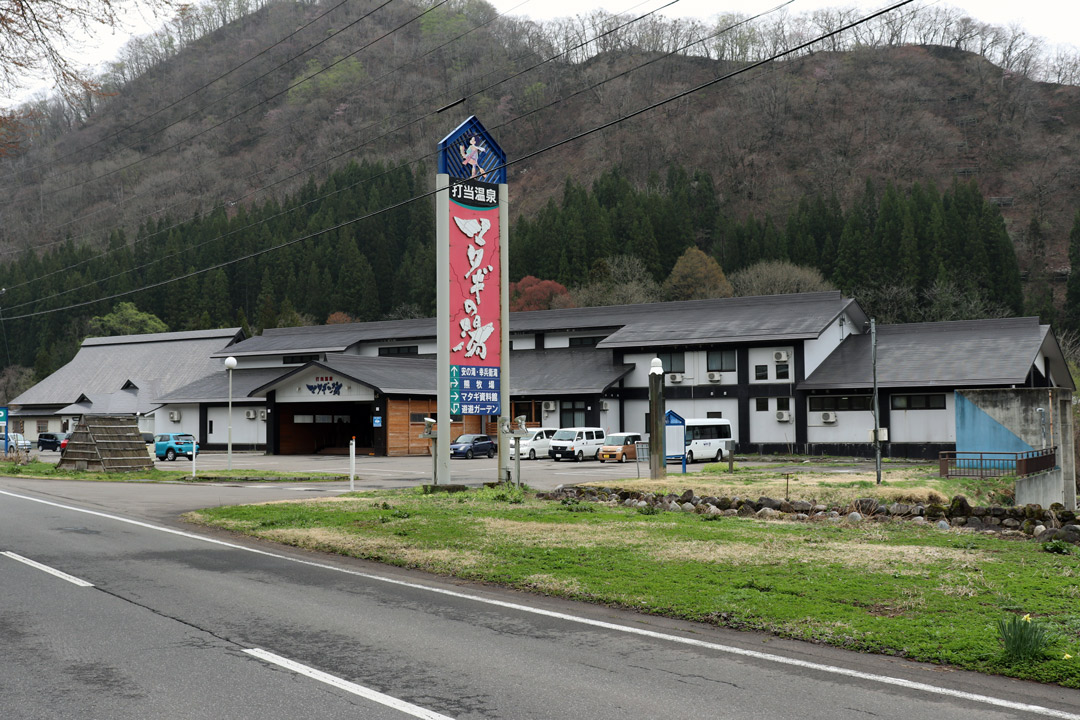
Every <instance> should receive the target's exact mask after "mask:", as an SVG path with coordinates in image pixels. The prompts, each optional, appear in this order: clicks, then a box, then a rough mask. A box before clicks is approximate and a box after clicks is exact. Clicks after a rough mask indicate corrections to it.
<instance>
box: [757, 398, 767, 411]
mask: <svg viewBox="0 0 1080 720" xmlns="http://www.w3.org/2000/svg"><path fill="white" fill-rule="evenodd" d="M754 408H755V409H756V410H757V411H758V412H769V398H754Z"/></svg>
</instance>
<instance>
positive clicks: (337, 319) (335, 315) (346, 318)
mask: <svg viewBox="0 0 1080 720" xmlns="http://www.w3.org/2000/svg"><path fill="white" fill-rule="evenodd" d="M354 322H356V320H354V319H353V318H352V317H351V316H350V315H349V314H348V313H343V312H341V311H340V310H338V311H337V312H332V313H330V316H329V317H328V318H326V324H327V325H347V324H348V323H354Z"/></svg>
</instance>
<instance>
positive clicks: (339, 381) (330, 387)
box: [275, 368, 375, 403]
mask: <svg viewBox="0 0 1080 720" xmlns="http://www.w3.org/2000/svg"><path fill="white" fill-rule="evenodd" d="M275 389H276V390H277V396H276V399H277V401H278V402H281V403H289V402H368V401H371V400H374V399H375V391H374V390H373V389H371V388H370V387H368V386H367V385H361V384H360V383H358V382H356V381H355V380H350V379H348V378H343V377H337V376H335V375H334V373H332V372H330V371H328V370H324V369H322V368H312V369H310V370H308V371H307V372H304V373H300V374H298V375H294V376H293V377H291V378H289V379H288V380H284V381H282V382H281V383H280V384H278V385H277V386H275ZM335 389H336V394H335Z"/></svg>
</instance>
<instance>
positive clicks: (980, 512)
mask: <svg viewBox="0 0 1080 720" xmlns="http://www.w3.org/2000/svg"><path fill="white" fill-rule="evenodd" d="M986 513H987V509H986V508H984V507H982V506H981V505H976V506H975V507H973V508H971V514H972V515H974V516H975V517H980V518H981V517H984V516H985V515H986Z"/></svg>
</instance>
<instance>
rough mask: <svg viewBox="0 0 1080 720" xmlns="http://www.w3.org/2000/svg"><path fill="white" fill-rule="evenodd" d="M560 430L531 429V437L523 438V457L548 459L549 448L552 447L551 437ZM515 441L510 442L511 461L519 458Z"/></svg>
mask: <svg viewBox="0 0 1080 720" xmlns="http://www.w3.org/2000/svg"><path fill="white" fill-rule="evenodd" d="M557 431H558V428H529V432H530V433H531V434H530V435H526V436H525V437H523V438H521V457H523V458H528V459H530V460H535V459H536V458H538V457H547V456H548V448H550V447H551V436H552V435H554V434H555V433H556V432H557ZM516 442H517V441H515V440H511V441H510V459H511V460H513V459H514V458H515V457H517V456H516V455H515V454H514V453H515V445H516Z"/></svg>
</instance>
